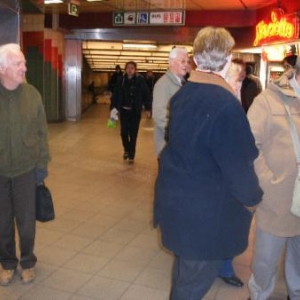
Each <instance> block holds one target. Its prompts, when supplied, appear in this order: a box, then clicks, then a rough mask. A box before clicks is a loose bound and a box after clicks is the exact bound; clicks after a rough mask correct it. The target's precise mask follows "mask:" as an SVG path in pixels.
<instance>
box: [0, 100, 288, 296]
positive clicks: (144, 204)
mask: <svg viewBox="0 0 300 300" xmlns="http://www.w3.org/2000/svg"><path fill="white" fill-rule="evenodd" d="M108 107H109V106H108V104H105V103H101V102H100V103H98V104H96V105H94V106H93V107H91V108H90V109H89V110H88V111H87V112H85V113H84V114H83V117H82V120H81V121H80V122H64V123H52V124H49V145H50V149H51V156H52V161H51V163H50V165H49V177H48V179H47V180H46V185H47V186H48V187H49V188H50V190H51V192H52V194H53V198H54V202H55V209H56V219H55V220H54V221H51V222H48V223H38V224H37V237H36V255H37V257H38V263H37V265H36V273H37V277H36V280H35V282H34V283H32V284H29V285H22V284H21V281H20V276H19V275H18V274H16V275H15V278H14V281H13V282H12V284H11V285H10V286H8V287H0V300H16V299H22V300H67V299H70V300H92V299H101V300H167V299H168V295H169V289H170V274H171V267H172V255H171V254H170V253H168V252H167V251H165V250H164V249H163V248H162V247H161V245H160V238H159V233H158V231H157V230H156V229H153V228H152V201H153V185H154V181H155V177H156V173H157V161H156V157H155V156H154V150H153V125H152V120H150V119H147V118H146V117H143V119H142V121H141V126H140V133H139V138H138V145H137V154H136V159H135V163H134V164H133V165H129V164H127V163H125V162H123V159H122V154H123V153H122V146H121V140H120V137H119V128H115V129H108V128H106V122H107V119H108V116H109V108H108ZM233 234H234V233H233ZM252 249H253V228H252V233H251V235H250V245H249V248H248V249H247V251H245V253H243V254H242V255H240V256H238V257H236V258H235V260H234V266H235V270H236V273H237V275H238V276H239V277H241V279H242V280H243V281H244V282H247V280H248V278H249V276H250V267H249V266H250V262H251V257H252ZM280 274H282V272H280ZM247 297H248V291H247V287H246V285H244V287H243V288H234V287H230V286H228V285H226V284H225V283H224V282H223V281H222V280H220V279H216V281H215V283H214V286H213V287H212V289H211V290H210V291H209V293H208V294H207V295H206V297H205V300H212V299H215V300H246V299H247ZM285 299H286V291H285V284H284V281H283V278H282V275H281V276H280V280H279V282H278V285H277V287H276V291H275V293H274V296H273V297H272V300H285Z"/></svg>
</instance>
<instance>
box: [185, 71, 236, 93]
mask: <svg viewBox="0 0 300 300" xmlns="http://www.w3.org/2000/svg"><path fill="white" fill-rule="evenodd" d="M188 81H190V82H195V83H204V84H214V85H219V86H221V87H223V88H224V89H226V90H228V91H229V92H230V93H232V94H234V92H233V90H232V88H231V87H230V85H229V84H228V83H227V82H226V81H225V79H224V78H223V77H222V76H219V75H217V74H214V73H207V72H201V71H194V70H193V71H192V72H191V75H190V77H189V79H188Z"/></svg>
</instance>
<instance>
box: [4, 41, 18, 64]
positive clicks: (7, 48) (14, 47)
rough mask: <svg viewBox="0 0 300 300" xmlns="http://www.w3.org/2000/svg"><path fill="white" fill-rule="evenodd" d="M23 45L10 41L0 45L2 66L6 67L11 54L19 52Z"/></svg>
mask: <svg viewBox="0 0 300 300" xmlns="http://www.w3.org/2000/svg"><path fill="white" fill-rule="evenodd" d="M20 51H21V47H20V45H19V44H15V43H10V44H5V45H2V46H0V68H6V67H7V63H8V57H9V55H10V54H19V53H20Z"/></svg>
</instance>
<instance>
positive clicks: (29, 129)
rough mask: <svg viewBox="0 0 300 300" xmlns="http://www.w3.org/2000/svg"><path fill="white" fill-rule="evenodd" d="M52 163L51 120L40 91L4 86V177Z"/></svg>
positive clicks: (0, 111) (0, 144)
mask: <svg viewBox="0 0 300 300" xmlns="http://www.w3.org/2000/svg"><path fill="white" fill-rule="evenodd" d="M49 160H50V155H49V149H48V144H47V121H46V116H45V110H44V106H43V103H42V99H41V95H40V94H39V92H38V91H37V90H36V89H35V88H34V87H33V86H32V85H29V84H26V83H25V84H22V85H20V86H19V87H18V88H17V89H16V90H13V91H11V90H7V89H6V88H4V87H3V86H2V85H1V84H0V175H1V176H5V177H16V176H18V175H21V174H23V173H26V172H28V171H30V170H32V169H34V168H38V169H46V168H47V164H48V161H49Z"/></svg>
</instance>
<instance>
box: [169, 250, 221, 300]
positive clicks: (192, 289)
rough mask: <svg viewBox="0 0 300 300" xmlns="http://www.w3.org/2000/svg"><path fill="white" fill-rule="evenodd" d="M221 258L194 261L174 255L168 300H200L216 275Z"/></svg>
mask: <svg viewBox="0 0 300 300" xmlns="http://www.w3.org/2000/svg"><path fill="white" fill-rule="evenodd" d="M221 264H222V260H216V261H215V260H214V261H196V260H187V259H184V258H181V257H178V256H176V257H175V261H174V267H173V282H172V291H171V296H170V300H200V299H202V298H203V297H204V296H205V294H206V293H207V292H208V290H209V289H210V287H211V286H212V285H213V283H214V281H215V279H216V278H217V277H218V274H219V270H220V266H221Z"/></svg>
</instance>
